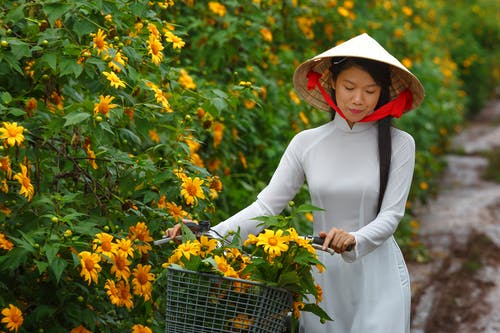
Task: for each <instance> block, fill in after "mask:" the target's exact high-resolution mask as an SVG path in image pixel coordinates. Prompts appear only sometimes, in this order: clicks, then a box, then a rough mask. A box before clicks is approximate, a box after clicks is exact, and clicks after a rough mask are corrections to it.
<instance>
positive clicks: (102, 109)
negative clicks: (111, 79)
mask: <svg viewBox="0 0 500 333" xmlns="http://www.w3.org/2000/svg"><path fill="white" fill-rule="evenodd" d="M114 99H115V97H114V96H110V95H106V96H103V95H100V96H99V103H95V104H94V114H98V113H100V114H102V115H105V116H106V117H109V111H110V110H111V109H113V108H116V107H117V106H118V104H112V103H111V102H112V101H113V100H114Z"/></svg>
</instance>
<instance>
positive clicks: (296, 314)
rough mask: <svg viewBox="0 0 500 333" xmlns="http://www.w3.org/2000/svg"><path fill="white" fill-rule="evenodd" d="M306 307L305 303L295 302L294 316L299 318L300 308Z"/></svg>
mask: <svg viewBox="0 0 500 333" xmlns="http://www.w3.org/2000/svg"><path fill="white" fill-rule="evenodd" d="M303 308H304V303H302V302H293V316H294V317H295V318H297V319H299V318H300V310H302V309H303Z"/></svg>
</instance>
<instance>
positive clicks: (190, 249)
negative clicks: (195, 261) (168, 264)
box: [175, 241, 200, 260]
mask: <svg viewBox="0 0 500 333" xmlns="http://www.w3.org/2000/svg"><path fill="white" fill-rule="evenodd" d="M175 252H177V254H178V256H179V258H180V257H181V256H183V257H186V259H187V260H189V258H191V255H193V256H197V255H198V254H199V253H200V243H199V242H198V241H187V242H185V243H182V244H180V245H179V246H178V247H177V249H175Z"/></svg>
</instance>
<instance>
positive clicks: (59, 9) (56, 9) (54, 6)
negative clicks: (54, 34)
mask: <svg viewBox="0 0 500 333" xmlns="http://www.w3.org/2000/svg"><path fill="white" fill-rule="evenodd" d="M70 3H71V2H70ZM71 7H72V5H71V4H67V3H64V2H62V1H56V2H51V3H44V4H43V7H42V8H43V12H44V13H45V15H47V19H48V20H49V22H50V25H52V26H53V25H54V23H55V21H56V20H57V19H58V18H61V17H62V16H63V14H64V13H66V12H68V11H69V10H71Z"/></svg>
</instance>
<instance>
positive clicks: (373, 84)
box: [343, 79, 379, 87]
mask: <svg viewBox="0 0 500 333" xmlns="http://www.w3.org/2000/svg"><path fill="white" fill-rule="evenodd" d="M343 81H344V82H347V83H350V84H354V85H355V84H356V83H354V82H352V81H350V80H349V79H344V80H343ZM372 86H379V84H378V83H377V82H374V83H371V84H367V85H366V87H372Z"/></svg>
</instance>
